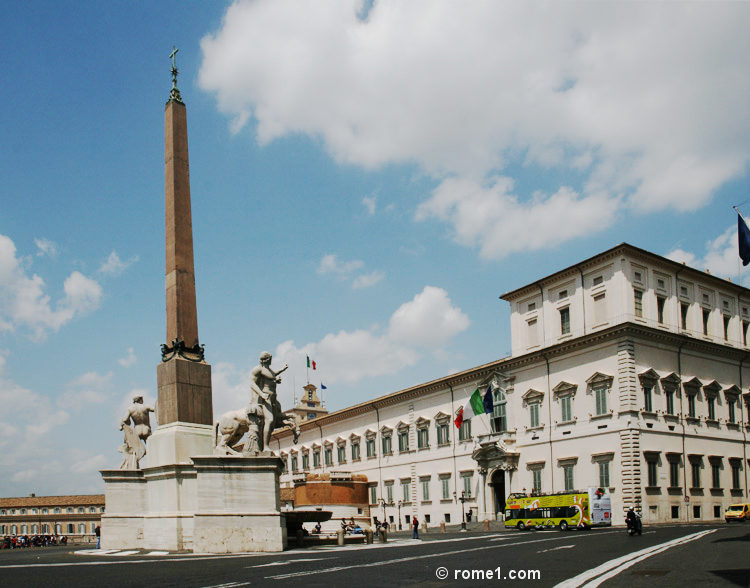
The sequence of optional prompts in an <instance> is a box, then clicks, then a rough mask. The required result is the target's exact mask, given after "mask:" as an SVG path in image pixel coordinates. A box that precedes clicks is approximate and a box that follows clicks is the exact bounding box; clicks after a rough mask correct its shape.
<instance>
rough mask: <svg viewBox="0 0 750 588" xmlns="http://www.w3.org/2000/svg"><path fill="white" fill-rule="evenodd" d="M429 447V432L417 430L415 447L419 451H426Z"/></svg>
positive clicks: (427, 430)
mask: <svg viewBox="0 0 750 588" xmlns="http://www.w3.org/2000/svg"><path fill="white" fill-rule="evenodd" d="M429 446H430V430H429V429H419V430H418V431H417V447H418V448H419V449H427V448H428V447H429Z"/></svg>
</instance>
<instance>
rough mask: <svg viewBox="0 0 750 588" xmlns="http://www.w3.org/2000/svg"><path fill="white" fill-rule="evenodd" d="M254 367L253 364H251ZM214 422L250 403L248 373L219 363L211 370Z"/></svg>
mask: <svg viewBox="0 0 750 588" xmlns="http://www.w3.org/2000/svg"><path fill="white" fill-rule="evenodd" d="M253 365H255V364H253ZM211 387H212V395H213V403H214V420H216V418H218V417H219V416H221V415H222V414H224V413H225V412H227V411H228V410H235V409H237V408H241V407H243V406H245V405H246V404H247V403H248V402H250V371H249V370H241V369H239V368H237V367H235V366H234V365H232V364H231V363H228V362H221V363H217V364H215V365H213V366H212V368H211Z"/></svg>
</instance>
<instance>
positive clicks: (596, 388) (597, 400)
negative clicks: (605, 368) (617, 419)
mask: <svg viewBox="0 0 750 588" xmlns="http://www.w3.org/2000/svg"><path fill="white" fill-rule="evenodd" d="M612 380H613V378H612V376H609V375H607V374H602V373H601V372H596V373H595V374H594V375H593V376H591V377H590V378H589V379H588V380H586V384H588V390H589V392H590V393H591V394H592V395H593V396H594V414H596V415H597V416H601V415H604V414H609V390H610V388H612Z"/></svg>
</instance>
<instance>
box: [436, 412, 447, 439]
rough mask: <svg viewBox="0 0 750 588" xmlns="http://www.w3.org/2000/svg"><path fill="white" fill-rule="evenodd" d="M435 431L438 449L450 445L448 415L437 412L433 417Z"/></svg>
mask: <svg viewBox="0 0 750 588" xmlns="http://www.w3.org/2000/svg"><path fill="white" fill-rule="evenodd" d="M435 429H436V430H437V444H438V447H442V446H443V445H448V444H449V443H450V415H447V414H445V413H444V412H439V413H437V414H436V415H435Z"/></svg>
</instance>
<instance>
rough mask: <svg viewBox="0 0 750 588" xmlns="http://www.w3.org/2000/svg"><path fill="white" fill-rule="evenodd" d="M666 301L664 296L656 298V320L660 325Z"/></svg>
mask: <svg viewBox="0 0 750 588" xmlns="http://www.w3.org/2000/svg"><path fill="white" fill-rule="evenodd" d="M666 301H667V299H666V298H664V296H657V297H656V320H657V321H659V324H660V325H663V324H664V303H665V302H666Z"/></svg>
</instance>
